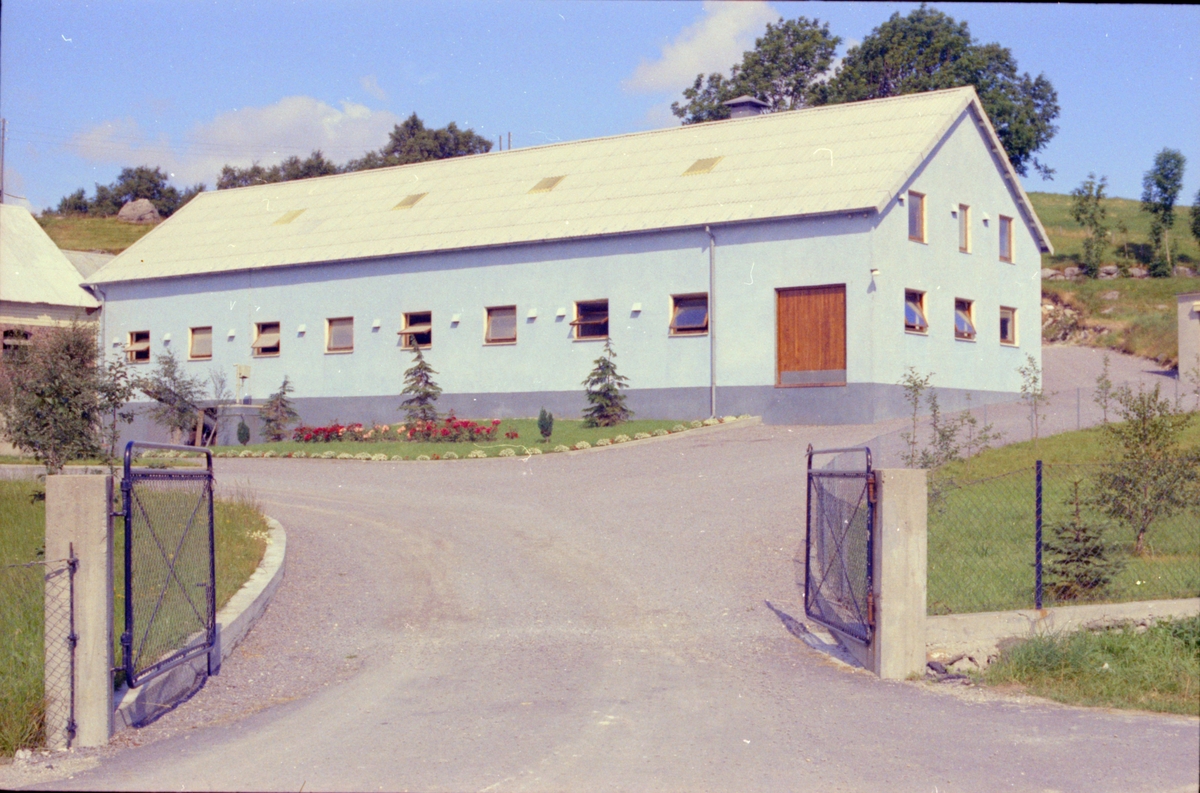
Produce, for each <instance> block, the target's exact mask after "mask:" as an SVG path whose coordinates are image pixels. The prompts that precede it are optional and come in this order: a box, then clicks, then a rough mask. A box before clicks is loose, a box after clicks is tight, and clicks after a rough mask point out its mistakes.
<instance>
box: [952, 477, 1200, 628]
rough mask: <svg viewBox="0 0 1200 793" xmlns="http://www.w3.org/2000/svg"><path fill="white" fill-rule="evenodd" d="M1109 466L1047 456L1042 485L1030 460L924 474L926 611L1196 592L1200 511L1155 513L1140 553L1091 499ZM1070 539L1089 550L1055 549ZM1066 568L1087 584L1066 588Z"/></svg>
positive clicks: (1130, 533) (1130, 530)
mask: <svg viewBox="0 0 1200 793" xmlns="http://www.w3.org/2000/svg"><path fill="white" fill-rule="evenodd" d="M1106 470H1111V469H1110V466H1108V465H1105V464H1085V465H1072V464H1045V465H1042V466H1041V476H1040V480H1041V482H1040V489H1039V481H1038V480H1039V475H1038V469H1037V467H1036V466H1030V467H1026V468H1020V469H1016V470H1012V471H1008V472H1006V473H1003V474H999V475H997V476H990V477H986V478H980V479H976V480H968V479H964V478H959V479H956V480H948V479H945V478H942V477H940V476H939V475H938V474H937V473H936V472H931V474H930V480H929V524H928V525H929V535H928V537H929V556H928V570H929V590H928V592H929V594H928V612H929V613H930V614H953V613H970V612H978V611H1006V610H1011V609H1029V608H1036V607H1038V606H1039V605H1042V606H1055V605H1060V606H1061V605H1077V604H1080V603H1094V602H1127V601H1134V600H1159V599H1169V598H1187V597H1196V596H1198V595H1200V509H1198V508H1197V507H1196V506H1195V505H1193V506H1192V507H1191V508H1190V509H1189V508H1184V509H1181V510H1178V511H1176V512H1175V513H1174V514H1171V515H1167V516H1160V517H1158V518H1157V519H1155V520H1154V521H1153V522H1152V523H1151V525H1150V528H1149V530H1148V531H1147V533H1146V547H1145V549H1144V551H1143V552H1142V553H1140V554H1137V553H1135V552H1134V549H1135V541H1136V536H1137V531H1136V529H1135V528H1134V527H1132V526H1130V525H1129V524H1128V523H1126V522H1123V521H1120V520H1116V519H1114V518H1113V517H1112V516H1111V515H1109V514H1108V513H1107V512H1106V511H1105V510H1104V509H1103V508H1102V507H1101V506H1100V504H1099V503H1098V494H1099V490H1098V488H1099V483H1100V480H1101V478H1102V475H1103V474H1104V472H1105V471H1106ZM1039 495H1040V498H1039ZM1039 511H1040V529H1041V530H1040V535H1039ZM1081 538H1082V540H1081ZM1072 540H1074V546H1075V547H1076V549H1078V548H1081V547H1088V548H1090V552H1089V553H1086V554H1082V555H1079V554H1077V555H1076V556H1075V557H1073V558H1074V561H1071V560H1070V559H1068V554H1067V552H1066V551H1064V550H1061V548H1062V547H1063V546H1064V545H1069V544H1071V541H1072ZM1089 542H1090V543H1091V545H1090V546H1089V545H1088V543H1089ZM1064 565H1065V567H1064ZM1064 569H1068V570H1073V571H1076V573H1077V574H1078V575H1077V578H1078V580H1081V581H1085V582H1090V583H1086V585H1084V586H1073V587H1072V586H1063V585H1062V584H1063V582H1064V581H1067V579H1068V577H1069V576H1068V575H1067V574H1065V573H1064V572H1063V571H1064ZM1102 570H1107V573H1104V574H1101V575H1099V576H1097V575H1096V573H1097V572H1098V571H1102ZM1105 577H1107V578H1108V579H1109V580H1108V581H1106V582H1099V583H1098V582H1097V578H1105ZM1072 580H1074V578H1072Z"/></svg>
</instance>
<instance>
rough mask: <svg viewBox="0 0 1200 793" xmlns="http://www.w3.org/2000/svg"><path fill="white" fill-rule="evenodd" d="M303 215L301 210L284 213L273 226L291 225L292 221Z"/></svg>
mask: <svg viewBox="0 0 1200 793" xmlns="http://www.w3.org/2000/svg"><path fill="white" fill-rule="evenodd" d="M303 214H304V210H303V209H293V210H292V211H291V212H284V213H283V214H282V215H281V216H280V218H279V220H276V221H275V224H274V225H276V226H286V225H287V224H289V223H291V222H292V221H293V220H295V219H296V218H298V217H300V216H301V215H303Z"/></svg>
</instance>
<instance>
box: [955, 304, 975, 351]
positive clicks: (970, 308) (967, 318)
mask: <svg viewBox="0 0 1200 793" xmlns="http://www.w3.org/2000/svg"><path fill="white" fill-rule="evenodd" d="M954 338H956V339H963V340H964V341H975V301H974V300H963V299H962V298H961V297H960V298H956V299H955V301H954Z"/></svg>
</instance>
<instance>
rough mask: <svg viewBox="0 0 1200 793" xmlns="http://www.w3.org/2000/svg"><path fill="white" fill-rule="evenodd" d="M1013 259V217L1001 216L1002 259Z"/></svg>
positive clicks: (1006, 260)
mask: <svg viewBox="0 0 1200 793" xmlns="http://www.w3.org/2000/svg"><path fill="white" fill-rule="evenodd" d="M1012 260H1013V222H1012V218H1008V217H1005V216H1004V215H1001V216H1000V261H1002V262H1011V261H1012Z"/></svg>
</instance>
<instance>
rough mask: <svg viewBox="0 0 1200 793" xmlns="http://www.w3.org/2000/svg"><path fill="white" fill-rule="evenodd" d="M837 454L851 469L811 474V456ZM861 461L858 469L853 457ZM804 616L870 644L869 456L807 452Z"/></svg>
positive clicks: (855, 451)
mask: <svg viewBox="0 0 1200 793" xmlns="http://www.w3.org/2000/svg"><path fill="white" fill-rule="evenodd" d="M825 454H841V455H845V457H846V458H850V459H852V460H853V462H854V467H853V468H850V469H840V468H825V469H817V470H814V469H813V457H814V456H815V455H825ZM859 454H861V455H862V456H863V459H862V463H861V464H860V463H858V460H857V459H856V458H857V455H859ZM807 486H808V497H807V515H806V519H805V540H804V613H805V614H806V615H808V617H809V619H811V620H813V621H814V622H817V623H820V624H821V625H824V626H825V627H827V628H831V629H833V630H836V631H837V632H839V633H841V634H844V635H846V636H849V637H851V638H854V639H857V640H859V641H861V642H863V643H866V644H869V643H870V641H871V634H872V630H873V628H874V623H875V614H874V611H875V609H874V589H873V583H874V571H873V564H872V550H873V543H872V538H871V534H872V531H873V529H874V524H875V475H874V472H873V471H872V470H871V450H870V449H867V448H865V447H863V448H853V449H825V450H821V451H814V450H813V448H812V447H811V446H810V447H808V483H807Z"/></svg>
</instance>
